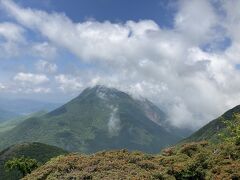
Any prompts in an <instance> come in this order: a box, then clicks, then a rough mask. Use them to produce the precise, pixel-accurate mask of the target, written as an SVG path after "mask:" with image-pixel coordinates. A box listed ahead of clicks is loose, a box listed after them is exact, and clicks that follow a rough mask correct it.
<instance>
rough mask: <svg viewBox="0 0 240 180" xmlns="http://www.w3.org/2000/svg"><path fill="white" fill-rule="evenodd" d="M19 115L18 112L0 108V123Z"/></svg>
mask: <svg viewBox="0 0 240 180" xmlns="http://www.w3.org/2000/svg"><path fill="white" fill-rule="evenodd" d="M17 116H19V114H18V113H15V112H11V111H7V110H5V109H0V123H2V122H5V121H7V120H9V119H12V118H15V117H17Z"/></svg>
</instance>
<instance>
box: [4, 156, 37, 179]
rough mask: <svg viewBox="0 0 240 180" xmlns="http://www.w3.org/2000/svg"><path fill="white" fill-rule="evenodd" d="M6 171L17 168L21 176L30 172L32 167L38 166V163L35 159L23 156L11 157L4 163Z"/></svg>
mask: <svg viewBox="0 0 240 180" xmlns="http://www.w3.org/2000/svg"><path fill="white" fill-rule="evenodd" d="M4 167H5V169H6V171H12V170H17V171H19V172H20V173H21V174H22V176H23V177H24V176H26V175H27V174H30V173H31V172H32V171H33V170H34V169H36V168H37V167H39V163H38V162H37V161H36V160H35V159H30V158H25V157H24V156H22V157H20V158H13V159H11V160H8V161H7V162H6V163H5V166H4Z"/></svg>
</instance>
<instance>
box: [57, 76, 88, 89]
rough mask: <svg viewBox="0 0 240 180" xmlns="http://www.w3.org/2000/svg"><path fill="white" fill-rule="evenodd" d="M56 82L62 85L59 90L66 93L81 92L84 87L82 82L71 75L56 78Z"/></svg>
mask: <svg viewBox="0 0 240 180" xmlns="http://www.w3.org/2000/svg"><path fill="white" fill-rule="evenodd" d="M55 80H56V81H57V82H58V83H59V84H60V86H59V88H60V89H61V90H62V91H64V92H69V91H80V90H81V89H82V87H83V85H82V84H81V82H80V80H79V79H77V78H75V77H73V76H71V75H65V74H60V75H57V76H55Z"/></svg>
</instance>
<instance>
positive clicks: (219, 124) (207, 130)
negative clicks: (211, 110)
mask: <svg viewBox="0 0 240 180" xmlns="http://www.w3.org/2000/svg"><path fill="white" fill-rule="evenodd" d="M234 113H240V105H238V106H236V107H234V108H232V109H230V110H228V111H226V112H225V113H224V114H223V115H222V116H220V117H219V118H217V119H215V120H213V121H211V122H209V123H208V124H207V125H205V126H203V127H202V128H200V129H199V130H198V131H196V132H195V133H193V134H192V135H191V136H189V137H188V138H186V139H184V140H183V142H192V141H202V140H209V141H212V142H219V141H220V139H219V133H220V132H221V131H223V130H224V128H225V127H226V126H225V124H224V123H223V119H224V120H227V121H231V120H232V119H233V116H234Z"/></svg>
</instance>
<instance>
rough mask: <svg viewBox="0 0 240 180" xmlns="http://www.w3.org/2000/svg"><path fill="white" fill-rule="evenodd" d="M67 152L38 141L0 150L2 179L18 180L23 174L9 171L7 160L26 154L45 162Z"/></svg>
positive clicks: (0, 176)
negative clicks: (6, 166)
mask: <svg viewBox="0 0 240 180" xmlns="http://www.w3.org/2000/svg"><path fill="white" fill-rule="evenodd" d="M66 153H67V152H66V151H64V150H62V149H60V148H57V147H54V146H49V145H46V144H42V143H36V142H34V143H22V144H16V145H13V146H10V147H8V148H6V149H5V150H3V151H1V152H0V179H4V180H17V179H19V178H20V177H22V174H21V173H19V172H17V171H9V172H7V171H6V169H5V168H4V165H5V164H6V162H8V161H9V160H13V159H14V158H21V157H23V156H24V157H25V158H31V159H35V160H36V161H37V162H38V163H40V164H43V163H45V162H47V161H48V160H50V159H51V158H52V157H56V156H59V155H61V154H66Z"/></svg>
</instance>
